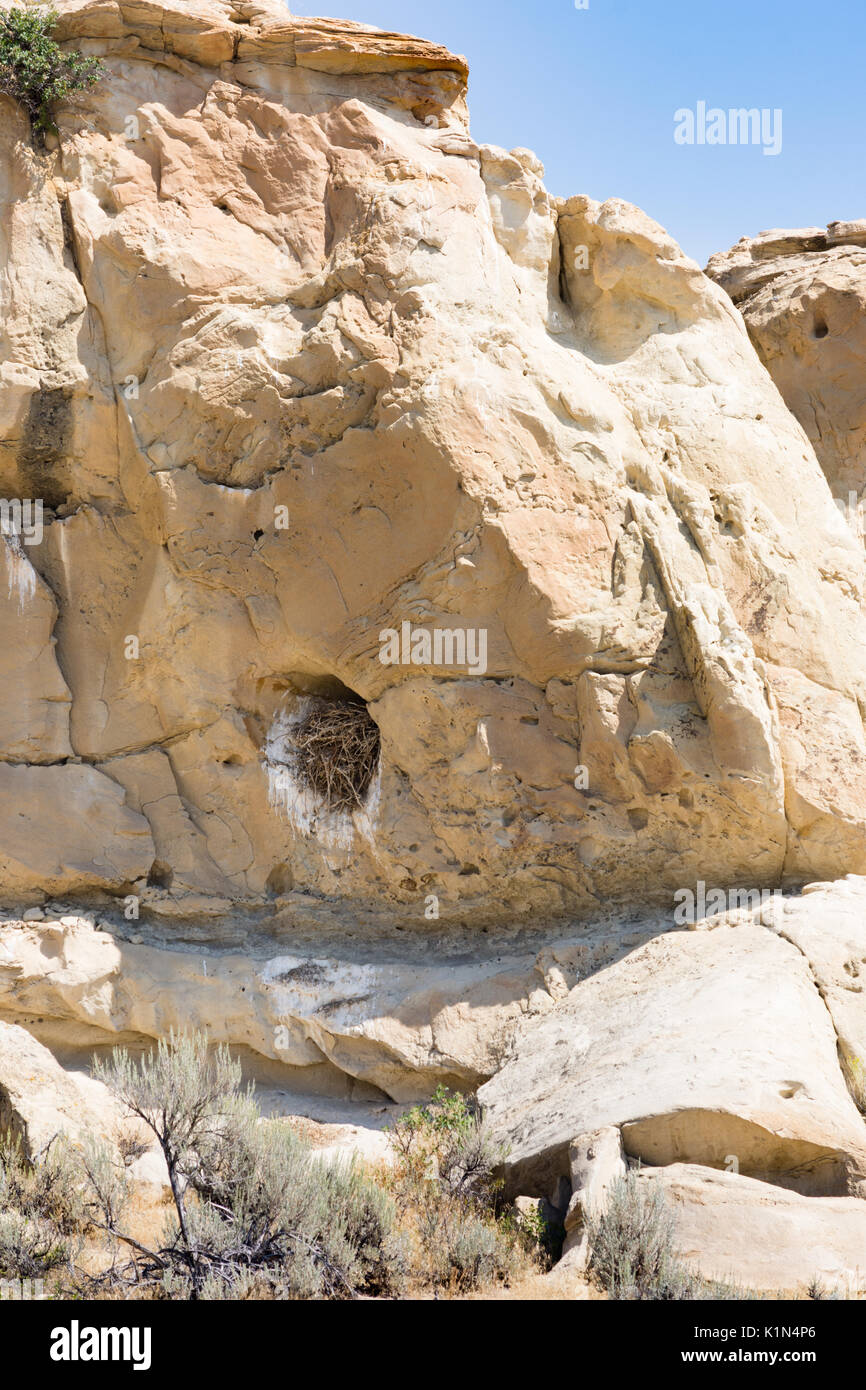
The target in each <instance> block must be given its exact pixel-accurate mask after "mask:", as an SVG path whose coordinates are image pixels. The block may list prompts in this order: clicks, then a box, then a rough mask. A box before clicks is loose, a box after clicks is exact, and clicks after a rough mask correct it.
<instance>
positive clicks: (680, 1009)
mask: <svg viewBox="0 0 866 1390" xmlns="http://www.w3.org/2000/svg"><path fill="white" fill-rule="evenodd" d="M770 981H772V985H770V983H769V982H770ZM479 1099H480V1100H481V1102H482V1105H483V1107H484V1112H485V1114H486V1116H487V1119H488V1121H489V1123H490V1126H491V1130H492V1133H493V1135H494V1136H495V1138H496V1139H497V1140H498V1141H499V1142H500V1143H502V1144H503V1145H504V1146H507V1147H508V1156H507V1158H506V1160H505V1176H506V1182H507V1186H508V1188H509V1189H511V1190H515V1191H520V1192H530V1191H532V1190H536V1191H539V1192H548V1191H550V1189H551V1187H552V1186H553V1184H554V1183H555V1182H556V1180H557V1178H558V1177H559V1176H560V1175H561V1174H567V1173H568V1172H569V1145H570V1144H571V1142H572V1140H574V1139H575V1138H576V1137H577V1136H580V1135H584V1134H589V1133H591V1132H593V1131H596V1130H599V1129H602V1128H604V1127H606V1126H611V1125H614V1126H616V1127H617V1128H618V1129H620V1130H621V1132H622V1143H623V1147H624V1149H625V1151H626V1153H628V1154H629V1155H630V1156H632V1157H634V1158H639V1159H641V1160H642V1161H643V1162H645V1163H651V1164H670V1163H675V1162H678V1161H686V1162H691V1163H700V1164H706V1165H708V1166H711V1167H718V1168H724V1167H726V1166H730V1165H732V1164H733V1165H736V1168H737V1170H738V1171H739V1172H740V1173H743V1174H747V1175H751V1176H754V1177H757V1178H762V1179H764V1180H766V1181H769V1182H772V1183H778V1184H780V1185H783V1186H786V1187H791V1188H794V1189H797V1190H800V1191H802V1192H805V1193H815V1194H821V1195H832V1194H846V1193H849V1192H852V1193H858V1192H860V1191H861V1190H866V1186H864V1185H866V1131H864V1126H863V1120H862V1118H861V1116H860V1115H859V1114H858V1112H857V1110H856V1107H855V1105H854V1102H853V1100H852V1098H851V1096H850V1094H849V1092H848V1089H847V1087H846V1084H845V1079H844V1077H843V1075H842V1072H841V1070H840V1067H839V1062H838V1058H837V1038H836V1034H835V1032H834V1028H833V1024H832V1020H831V1017H830V1014H829V1013H828V1010H827V1008H826V1006H825V1005H824V1003H823V1002H822V1000H821V998H820V997H819V995H818V992H817V991H816V989H815V985H814V981H813V978H812V974H811V971H810V968H809V965H808V963H807V961H806V960H805V959H804V956H803V955H802V954H801V952H800V951H799V950H798V949H797V948H796V947H795V946H793V945H792V944H791V943H790V942H788V941H785V940H784V939H783V938H782V936H780V935H777V934H776V933H775V932H774V931H772V930H771V929H770V928H768V927H765V926H761V925H758V924H757V923H755V922H753V921H752V920H748V919H747V920H746V921H742V922H740V923H739V924H737V925H731V924H727V923H726V924H724V925H721V926H718V927H717V928H716V929H715V930H710V931H682V932H670V931H668V932H666V933H664V934H662V935H659V936H657V937H655V938H654V939H652V940H650V941H649V942H647V943H646V944H645V945H643V946H639V947H638V948H637V949H635V950H634V951H633V952H631V953H630V954H628V955H626V956H625V957H623V958H622V959H620V960H618V961H616V962H615V963H613V964H611V965H610V966H608V967H607V968H606V969H602V970H600V971H599V972H598V973H596V974H593V975H591V976H590V977H589V978H587V979H584V980H581V981H580V983H579V984H578V985H576V986H575V987H574V988H573V989H572V990H571V992H570V993H569V995H568V997H567V999H565V1000H563V1001H562V1002H561V1003H560V1004H558V1005H557V1007H556V1008H555V1009H554V1010H552V1011H551V1012H550V1013H549V1015H548V1016H547V1017H545V1018H542V1019H540V1020H534V1021H529V1022H527V1023H525V1024H524V1025H523V1027H522V1028H521V1029H520V1031H519V1033H518V1035H517V1036H516V1038H515V1039H514V1042H513V1044H512V1056H511V1057H510V1059H509V1060H508V1061H507V1062H506V1063H505V1065H504V1066H503V1067H502V1068H501V1069H500V1070H499V1071H498V1072H497V1074H496V1075H495V1076H494V1077H492V1079H491V1080H490V1081H488V1082H486V1084H485V1085H484V1086H482V1087H481V1089H480V1091H479Z"/></svg>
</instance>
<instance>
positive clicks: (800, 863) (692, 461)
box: [0, 0, 866, 932]
mask: <svg viewBox="0 0 866 1390" xmlns="http://www.w3.org/2000/svg"><path fill="white" fill-rule="evenodd" d="M59 8H60V11H61V18H60V21H59V30H58V33H59V35H60V37H61V38H62V39H64V40H68V41H69V42H74V43H75V44H76V45H77V46H79V47H81V48H83V49H85V50H86V51H87V52H89V53H94V54H98V55H99V56H100V57H101V58H102V60H103V61H104V63H105V65H106V69H107V77H106V79H105V80H104V81H103V82H102V83H100V85H99V86H98V87H96V88H95V89H93V91H92V92H90V93H88V94H87V96H86V99H85V101H84V105H83V108H82V109H81V110H79V111H77V112H73V111H69V112H66V113H64V114H61V116H60V119H59V126H60V138H59V145H58V146H57V148H55V149H54V150H53V151H49V152H47V153H45V154H40V153H38V152H36V151H35V150H34V149H33V148H31V146H30V144H29V142H28V139H27V130H26V127H25V122H24V118H23V116H22V115H21V113H20V112H19V111H18V110H17V109H16V107H15V106H14V105H13V104H12V103H11V102H10V101H9V100H7V99H5V98H4V99H3V100H2V102H0V125H2V132H0V136H2V138H0V150H2V153H0V203H2V208H3V218H2V227H3V230H2V233H0V283H2V292H3V310H4V312H3V324H2V329H0V358H2V365H0V487H2V489H3V490H4V495H5V496H6V498H7V500H15V499H18V500H21V501H24V502H26V501H31V502H36V501H41V502H42V504H43V507H44V518H43V528H42V534H41V538H34V537H32V536H31V537H26V536H25V537H24V538H23V539H22V536H21V535H20V534H15V535H12V534H7V535H6V537H5V538H4V547H5V551H6V555H5V562H6V565H7V571H8V581H7V585H6V587H5V588H0V598H2V606H3V611H2V616H0V624H2V632H3V634H4V636H5V637H6V641H5V643H4V646H3V650H4V652H5V653H6V657H5V659H6V660H7V661H9V662H11V666H10V668H9V673H8V674H7V676H6V679H7V683H14V688H15V691H16V698H15V700H14V701H13V702H10V704H9V708H7V710H6V711H5V712H4V716H3V722H2V725H0V729H2V735H3V737H2V747H0V757H2V758H3V759H4V760H5V763H6V766H5V767H4V768H3V775H4V778H5V779H6V782H7V783H8V786H5V787H4V790H6V793H7V794H6V795H5V796H4V798H3V802H2V806H3V811H2V817H3V820H2V826H0V871H2V877H3V887H4V892H5V895H6V897H7V899H8V900H10V901H17V902H19V903H21V902H33V901H39V900H40V899H41V895H42V894H44V893H48V894H66V895H68V894H70V893H78V894H86V893H91V894H92V893H93V892H95V891H97V890H104V891H107V892H108V893H110V894H114V895H117V896H125V895H132V894H134V895H136V896H137V897H138V898H139V899H140V901H141V902H142V904H143V905H144V907H145V908H146V909H147V910H149V911H153V912H162V913H174V914H175V915H178V914H180V915H185V916H186V917H188V918H194V917H196V915H200V914H201V913H203V912H208V913H210V914H211V915H214V916H219V915H220V914H223V915H225V914H226V913H227V912H229V911H230V910H232V909H237V908H238V907H239V906H240V907H243V908H248V909H250V910H252V911H256V912H259V913H261V912H265V913H266V914H270V913H272V912H276V916H277V920H278V921H279V922H281V923H283V924H289V925H291V926H294V925H296V924H298V923H299V922H306V923H308V924H318V923H319V922H320V921H321V919H322V917H323V916H325V915H328V914H330V915H331V918H332V919H333V920H335V921H336V922H337V923H338V924H339V925H341V926H342V927H343V928H345V927H346V924H347V922H348V921H349V920H354V917H355V914H357V913H358V912H362V913H364V914H365V920H366V921H367V922H368V924H371V923H373V922H374V921H375V922H378V923H379V925H380V927H382V929H384V930H391V929H392V927H393V925H394V923H395V922H399V923H401V924H402V925H409V926H414V927H416V928H417V929H418V930H420V931H422V932H423V931H430V930H432V929H433V927H432V926H431V923H435V922H437V921H438V922H440V924H442V925H446V924H453V923H455V922H460V923H473V924H476V925H477V924H483V923H490V922H496V923H498V924H501V923H503V922H505V921H509V922H514V921H515V920H521V919H522V920H525V921H532V922H533V923H535V924H539V923H543V922H544V921H545V920H550V919H553V918H555V917H557V916H561V915H562V914H564V913H569V914H580V915H583V916H587V915H589V914H591V913H593V912H594V911H596V910H597V906H598V903H599V901H600V900H602V899H603V900H614V899H620V900H622V901H626V900H635V899H636V898H638V897H640V898H641V899H644V900H645V899H646V898H647V897H648V896H653V897H655V898H656V899H657V900H658V901H659V902H662V901H665V900H667V901H669V900H670V894H671V891H672V888H674V887H676V886H679V885H681V884H683V883H689V882H693V881H695V880H696V879H698V878H702V879H705V880H707V881H710V882H722V883H728V882H736V881H740V882H745V883H748V884H750V885H751V884H755V885H757V886H761V885H765V884H766V885H769V884H776V883H778V882H781V881H782V880H783V878H785V879H790V880H792V881H794V880H797V879H800V880H802V879H804V878H814V877H828V876H833V875H836V874H838V873H841V872H845V871H848V870H852V869H853V870H858V869H862V868H866V800H864V794H863V783H862V772H863V769H864V765H866V744H864V736H863V728H862V722H861V717H860V708H861V705H862V702H863V662H862V657H861V653H862V651H863V650H864V630H863V625H862V619H861V616H860V606H859V605H860V594H861V586H862V581H863V561H862V555H861V553H860V550H859V548H858V547H857V545H856V544H855V543H854V541H853V540H852V538H851V536H850V534H849V532H848V530H847V529H846V528H845V526H844V525H843V524H842V522H841V521H840V519H839V517H838V515H837V513H836V511H835V509H834V507H833V505H832V501H831V498H830V494H829V491H828V489H827V486H826V483H825V480H824V478H823V477H822V475H821V472H820V469H819V467H818V465H817V463H816V460H815V457H814V454H813V452H812V450H811V449H810V448H809V447H808V445H807V443H806V441H805V440H804V438H803V436H802V433H801V431H800V430H799V429H798V427H797V426H796V424H795V423H794V421H792V419H791V417H790V415H789V414H788V412H787V411H786V409H785V408H784V405H783V403H782V401H781V400H780V399H779V396H778V394H777V392H776V391H775V390H774V389H773V388H772V386H771V385H770V383H769V382H768V381H767V378H766V375H765V373H764V372H763V371H762V369H761V367H760V365H759V363H758V362H757V360H756V358H755V354H754V352H753V350H752V348H751V347H750V345H749V343H748V339H747V336H746V334H745V332H744V330H743V327H742V323H741V321H740V319H739V316H738V315H737V314H736V312H735V311H734V310H733V309H732V307H731V305H730V303H729V301H728V299H727V298H726V296H725V295H723V294H722V292H721V291H720V290H719V289H717V288H716V287H715V286H713V285H712V284H710V283H709V282H708V281H707V279H706V278H705V277H704V276H703V275H702V274H701V272H700V271H699V269H698V268H697V266H696V265H694V264H693V263H692V262H690V261H688V260H687V259H685V258H684V257H683V255H682V254H681V252H680V251H679V249H678V248H677V246H676V245H675V244H674V243H673V242H672V241H671V240H670V239H669V238H668V237H667V236H666V235H665V233H664V232H663V231H662V230H661V228H659V227H658V226H656V225H655V224H654V223H652V222H650V221H649V220H648V219H647V218H646V217H644V216H643V215H642V214H641V213H640V212H638V211H637V210H636V209H634V208H631V207H629V206H628V205H627V204H624V203H621V202H618V201H616V200H612V201H610V202H608V203H605V204H604V205H599V204H597V203H594V202H592V201H591V200H590V199H588V198H585V197H576V198H571V199H569V200H567V201H557V200H554V199H552V198H551V197H550V196H549V195H548V194H547V193H546V191H545V189H544V186H543V184H542V182H541V173H542V170H541V166H540V165H539V163H538V161H537V160H536V159H535V158H534V156H533V155H531V154H530V153H529V152H527V151H525V150H515V151H513V152H512V153H510V154H509V153H506V152H505V151H504V150H501V149H498V148H494V147H480V148H479V147H478V146H477V145H476V144H474V143H473V141H472V138H471V136H470V133H469V130H468V125H467V117H466V107H465V101H464V97H465V84H466V68H465V64H464V62H463V60H462V59H460V58H457V57H454V56H453V55H450V54H448V53H447V52H445V51H444V50H443V49H441V48H439V47H437V46H435V45H432V44H427V43H424V42H422V41H419V40H415V39H408V38H404V37H401V36H399V35H393V34H387V35H383V34H381V33H379V32H378V31H374V30H367V29H364V28H362V27H359V26H355V25H351V24H343V23H339V22H336V21H330V20H307V19H294V18H292V17H291V16H289V15H288V14H287V12H286V10H285V8H284V7H283V6H282V5H277V4H276V3H273V4H271V3H269V2H268V3H262V4H259V3H247V2H246V0H238V3H237V4H235V3H233V2H232V0H213V3H200V0H196V3H194V4H192V5H187V4H183V5H181V4H179V3H178V4H171V3H167V4H164V5H158V4H151V3H144V4H137V5H135V6H132V5H129V4H125V3H114V0H83V3H82V0H62V2H61V4H60V5H59ZM805 519H808V524H806V521H805ZM31 540H32V541H33V543H32V544H31V543H30V541H31ZM388 634H392V635H395V636H394V638H393V640H394V641H395V642H396V645H393V644H392V645H391V646H389V645H388V644H389V642H391V641H392V639H391V638H389V636H388ZM397 639H401V640H397ZM383 658H384V659H383ZM352 697H359V698H360V699H361V700H362V701H364V702H366V704H367V707H368V710H369V713H370V715H371V717H372V719H373V720H374V721H375V724H376V726H377V727H378V730H379V734H380V739H381V757H380V764H379V768H378V773H377V775H376V777H375V779H374V781H373V784H372V785H371V786H370V788H369V790H368V792H367V795H366V800H365V803H364V805H363V806H362V807H359V808H358V809H357V810H356V811H355V812H354V813H351V814H350V813H349V812H345V811H341V812H331V811H329V810H328V807H327V805H326V804H324V803H323V802H322V801H321V800H318V801H317V800H316V798H315V797H314V796H312V795H311V794H310V793H309V792H308V790H307V789H306V788H305V787H304V786H303V785H301V784H299V782H298V780H297V777H296V775H295V772H294V770H293V769H294V762H293V756H294V755H293V737H294V734H293V730H294V729H296V727H297V718H298V710H299V708H300V707H301V706H302V704H303V702H304V701H305V700H310V699H313V700H315V699H322V698H327V699H334V698H338V699H343V700H349V699H351V698H352ZM840 763H844V765H845V768H846V778H845V779H843V782H842V785H840V784H839V779H838V778H837V776H836V775H835V771H834V769H835V767H836V766H837V765H839V764H840ZM437 913H438V914H439V916H438V917H437V916H436V914H437Z"/></svg>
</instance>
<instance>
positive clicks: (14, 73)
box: [0, 9, 103, 145]
mask: <svg viewBox="0 0 866 1390" xmlns="http://www.w3.org/2000/svg"><path fill="white" fill-rule="evenodd" d="M56 20H57V12H56V11H55V10H44V11H40V10H29V9H28V10H19V9H13V10H7V11H6V12H5V13H3V14H2V15H0V92H5V93H6V95H7V96H10V97H12V98H13V100H14V101H17V102H18V103H19V104H20V105H21V106H23V107H24V110H25V111H26V112H27V114H28V116H29V117H30V122H31V125H32V128H33V132H34V135H35V136H36V139H37V141H38V142H39V144H40V145H41V144H43V143H44V140H45V134H46V132H47V131H49V130H54V129H55V127H54V122H53V119H52V111H53V109H54V107H55V106H56V105H57V103H58V102H61V101H64V100H65V99H66V98H68V97H70V96H71V95H72V94H73V93H74V92H79V91H83V90H84V89H85V88H87V87H92V86H93V84H94V83H95V82H97V81H98V80H99V78H100V76H101V75H102V71H103V69H102V64H101V63H100V62H99V61H98V60H97V59H96V58H85V57H84V56H83V55H82V54H81V53H78V52H66V51H64V49H62V48H61V47H60V45H59V44H58V43H55V41H54V39H52V37H51V31H52V29H53V27H54V24H55V22H56Z"/></svg>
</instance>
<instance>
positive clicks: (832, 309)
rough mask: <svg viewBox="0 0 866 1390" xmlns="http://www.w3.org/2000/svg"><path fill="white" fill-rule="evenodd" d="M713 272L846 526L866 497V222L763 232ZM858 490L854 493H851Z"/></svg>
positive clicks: (856, 521)
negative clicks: (794, 420) (793, 419)
mask: <svg viewBox="0 0 866 1390" xmlns="http://www.w3.org/2000/svg"><path fill="white" fill-rule="evenodd" d="M707 274H708V275H709V276H711V277H712V278H713V279H714V280H716V281H717V282H718V284H720V285H721V286H722V288H723V289H725V290H726V291H727V292H728V294H729V295H730V296H731V298H732V299H733V301H734V303H735V304H736V306H737V308H738V309H739V310H740V312H741V313H742V315H743V317H744V319H745V321H746V327H747V328H748V330H749V337H750V338H751V340H752V342H753V343H754V345H755V347H756V349H757V351H758V353H759V355H760V357H761V360H762V362H763V363H764V365H765V366H766V368H767V370H768V371H769V373H770V375H771V376H772V378H773V380H774V382H775V383H776V385H777V386H778V388H779V390H780V391H781V393H782V395H783V397H784V399H785V403H786V405H787V406H788V408H789V409H790V410H791V411H792V412H793V414H794V415H795V416H796V417H797V419H798V420H799V422H800V424H801V425H802V427H803V429H804V431H805V433H806V434H807V435H808V437H809V442H810V443H811V444H812V447H813V448H814V450H815V453H816V454H817V456H818V460H819V462H820V464H821V467H822V468H823V470H824V472H825V474H826V476H827V480H828V482H829V484H830V486H831V488H832V490H833V495H834V497H835V498H837V499H838V501H839V504H840V507H841V508H842V509H843V510H844V512H845V514H846V517H847V519H848V520H849V522H850V523H851V524H852V525H853V526H855V527H856V528H857V530H858V532H859V535H860V536H861V538H862V535H863V507H864V506H866V503H864V502H863V498H864V495H866V403H864V398H863V375H864V372H866V220H862V219H861V220H860V221H855V222H831V223H830V225H829V226H828V227H827V229H826V231H825V230H824V229H823V228H821V227H809V228H804V229H802V230H800V231H789V232H783V231H772V232H762V233H761V235H760V236H757V237H743V238H742V239H741V240H740V241H739V242H737V244H736V246H733V247H731V249H730V251H722V252H720V253H719V254H718V255H716V256H713V257H712V258H711V259H710V262H709V264H708V266H707ZM851 494H853V497H851V496H850V495H851Z"/></svg>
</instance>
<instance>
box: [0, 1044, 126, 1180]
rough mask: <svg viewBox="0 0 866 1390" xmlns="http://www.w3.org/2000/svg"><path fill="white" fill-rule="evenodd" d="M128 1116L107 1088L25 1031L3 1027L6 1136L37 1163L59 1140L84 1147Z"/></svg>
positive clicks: (0, 1117)
mask: <svg viewBox="0 0 866 1390" xmlns="http://www.w3.org/2000/svg"><path fill="white" fill-rule="evenodd" d="M122 1118H123V1111H122V1108H121V1106H120V1105H119V1104H118V1103H117V1101H116V1100H115V1099H114V1097H113V1096H112V1094H111V1092H110V1091H109V1090H108V1089H107V1087H105V1086H103V1085H102V1083H101V1082H99V1081H96V1080H94V1079H93V1078H92V1077H90V1076H87V1075H86V1074H76V1073H74V1072H70V1071H67V1070H65V1069H64V1068H63V1067H62V1066H61V1065H60V1063H59V1062H58V1061H57V1059H56V1058H55V1057H54V1055H53V1053H51V1052H50V1051H49V1050H48V1048H47V1047H43V1046H42V1044H41V1043H39V1042H37V1041H36V1039H35V1038H34V1037H33V1036H32V1034H30V1033H28V1032H27V1030H26V1029H25V1028H19V1027H18V1026H17V1025H16V1024H14V1023H3V1022H0V1134H2V1135H5V1134H7V1133H9V1134H11V1135H12V1136H13V1137H14V1138H15V1139H18V1140H19V1141H20V1143H21V1148H22V1152H23V1153H24V1154H25V1155H26V1156H27V1157H28V1158H34V1157H35V1156H36V1155H37V1154H39V1153H41V1152H42V1151H43V1150H45V1149H46V1148H47V1146H48V1145H49V1144H50V1143H51V1141H52V1140H53V1139H55V1138H57V1137H58V1136H59V1135H65V1136H66V1138H67V1139H69V1140H71V1141H72V1142H73V1143H77V1144H81V1143H82V1142H83V1141H84V1140H85V1139H86V1138H87V1137H88V1136H89V1135H92V1136H94V1137H101V1136H104V1135H105V1134H113V1133H114V1131H115V1130H117V1129H118V1127H119V1126H120V1124H121V1121H122Z"/></svg>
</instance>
